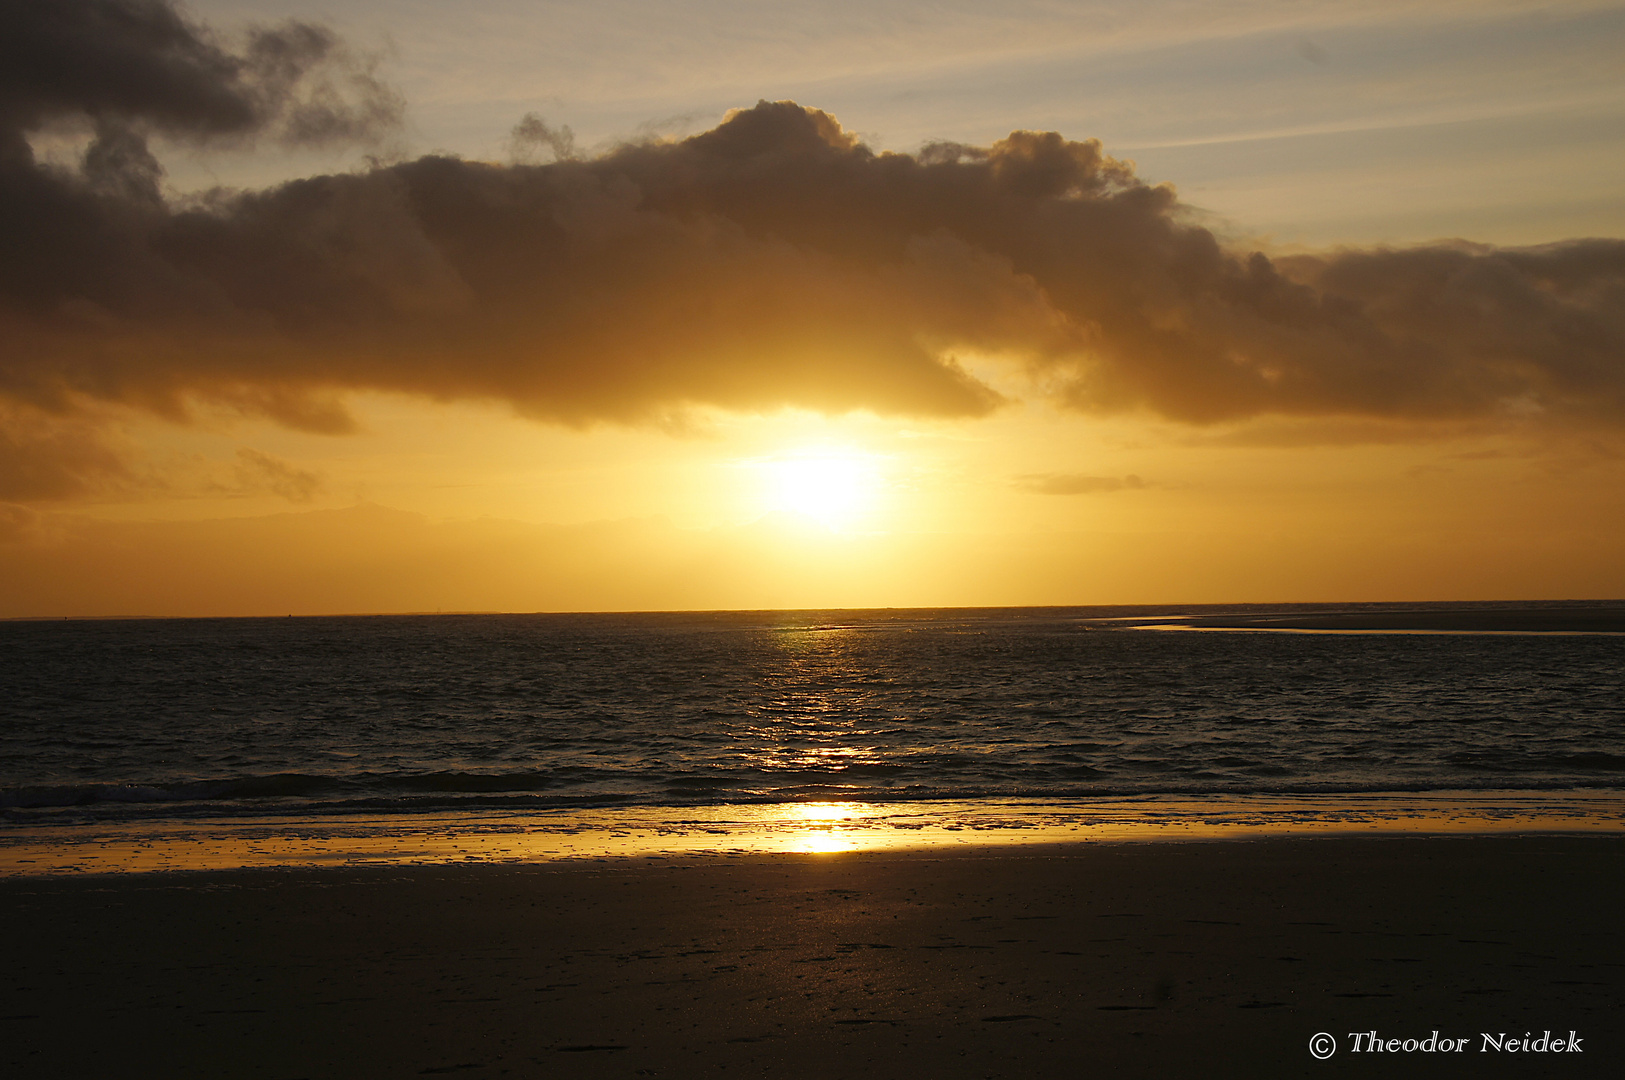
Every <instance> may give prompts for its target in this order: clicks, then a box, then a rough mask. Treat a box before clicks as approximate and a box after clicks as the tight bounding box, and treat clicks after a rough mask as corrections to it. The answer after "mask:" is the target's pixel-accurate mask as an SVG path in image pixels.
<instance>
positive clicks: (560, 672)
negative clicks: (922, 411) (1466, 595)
mask: <svg viewBox="0 0 1625 1080" xmlns="http://www.w3.org/2000/svg"><path fill="white" fill-rule="evenodd" d="M1184 610H1191V611H1195V610H1197V609H1184ZM1209 610H1221V609H1209ZM1144 613H1146V614H1149V613H1151V609H1146V610H1145V612H1144ZM1121 614H1122V612H1121V611H1118V610H1108V609H1086V608H1074V609H1055V608H1039V609H1007V610H956V611H836V612H736V613H715V614H641V615H619V614H616V615H455V616H452V615H446V616H429V615H426V616H378V617H334V618H288V619H219V620H210V619H191V620H119V621H60V622H51V621H32V622H10V623H3V624H0V656H3V661H4V663H3V669H0V831H5V830H10V831H12V832H14V833H15V832H18V831H31V830H38V829H40V828H42V827H51V828H58V827H69V828H72V827H79V828H99V827H101V828H105V827H109V826H118V827H120V828H122V829H125V830H129V829H131V828H135V829H138V830H139V829H140V828H142V827H146V826H150V827H152V828H153V829H154V830H160V829H161V828H163V827H169V826H173V825H174V824H175V823H177V822H185V821H188V820H202V819H208V820H211V821H220V820H222V819H236V820H244V821H252V820H255V819H266V818H269V817H276V818H278V819H282V820H286V819H289V818H303V819H322V820H327V821H334V820H343V819H346V818H348V817H355V818H357V819H359V818H360V817H362V816H366V815H374V816H376V815H380V814H385V815H390V816H392V817H395V818H399V817H401V816H406V817H411V816H413V815H421V816H425V817H427V816H433V815H445V814H447V813H456V814H459V815H464V816H465V817H466V816H468V815H473V816H474V817H479V816H482V815H483V816H488V817H496V816H501V817H511V816H513V815H515V814H521V815H522V814H524V813H556V812H558V811H560V810H561V809H569V808H586V809H590V808H613V807H623V808H628V809H636V810H637V811H638V813H639V814H640V815H641V816H642V817H644V818H648V819H650V820H657V819H659V818H660V816H661V815H662V814H665V815H668V816H673V817H682V816H683V815H685V814H687V815H690V816H692V815H693V814H695V813H698V812H700V811H703V810H706V809H707V808H711V809H714V808H717V807H748V806H751V805H766V804H784V803H797V802H812V803H822V804H828V803H835V802H841V803H854V804H856V803H861V804H866V805H889V806H892V807H894V808H897V809H898V810H899V811H904V810H906V809H907V807H909V806H911V805H925V804H941V803H944V802H957V803H959V804H960V805H966V804H974V803H975V802H977V801H979V800H980V801H984V802H988V803H990V804H991V803H994V802H997V803H999V804H1000V805H1012V804H1013V803H1012V801H1016V802H1019V801H1022V800H1026V801H1029V802H1032V801H1037V802H1040V803H1052V804H1053V803H1057V802H1061V801H1065V800H1069V799H1072V800H1076V799H1094V800H1099V799H1109V798H1117V799H1124V798H1127V799H1155V798H1182V799H1187V800H1188V799H1191V798H1198V799H1206V800H1209V801H1210V802H1214V801H1223V800H1224V799H1227V798H1228V799H1236V798H1254V799H1256V798H1260V797H1268V796H1281V797H1334V796H1338V797H1359V796H1363V795H1371V794H1374V793H1405V792H1410V793H1426V792H1440V791H1448V792H1457V793H1460V792H1474V791H1495V792H1502V793H1506V792H1512V793H1524V794H1525V795H1527V796H1528V797H1530V798H1547V799H1560V798H1563V797H1566V796H1571V795H1576V794H1581V795H1585V794H1589V795H1590V796H1617V795H1619V794H1620V793H1621V792H1622V791H1625V637H1622V636H1619V635H1607V634H1577V635H1552V634H1514V635H1497V634H1389V633H1364V634H1349V635H1317V634H1288V633H1249V632H1211V633H1190V634H1169V633H1156V632H1148V631H1145V630H1138V629H1130V628H1128V627H1131V626H1134V625H1137V623H1136V620H1133V619H1129V620H1121V619H1119V620H1117V621H1114V620H1113V619H1112V618H1110V617H1111V616H1114V615H1121Z"/></svg>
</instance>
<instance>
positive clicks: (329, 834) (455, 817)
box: [0, 792, 1625, 876]
mask: <svg viewBox="0 0 1625 1080" xmlns="http://www.w3.org/2000/svg"><path fill="white" fill-rule="evenodd" d="M1622 830H1625V800H1622V799H1621V798H1620V797H1618V796H1617V795H1609V794H1595V793H1588V792H1569V793H1563V794H1561V795H1551V794H1548V795H1546V796H1531V795H1529V794H1528V793H1526V792H1509V793H1502V794H1496V793H1491V792H1458V793H1450V792H1438V793H1430V794H1426V795H1418V794H1384V795H1350V796H1335V797H1326V796H1290V795H1279V796H1231V797H1225V798H1220V797H1209V798H1194V797H1186V798H1177V799H1176V798H1162V797H1159V798H1143V797H1142V798H1119V799H1078V800H1073V801H1067V802H1036V801H1026V800H1014V799H1012V800H1004V801H999V800H989V801H983V800H974V801H971V800H967V801H964V802H934V803H925V802H919V803H906V802H905V803H861V802H799V803H773V804H761V805H747V806H710V807H616V808H607V809H588V810H583V809H571V810H553V811H539V812H532V813H523V814H522V813H508V814H501V815H496V814H491V813H489V812H486V813H480V812H469V813H465V814H437V815H393V816H384V815H379V816H376V817H367V818H362V817H356V818H348V819H346V820H344V821H342V822H335V821H333V820H332V819H321V818H298V819H291V818H290V819H261V820H258V821H253V822H244V821H242V820H241V819H232V820H218V821H209V820H194V821H187V822H171V823H166V824H163V825H156V824H151V823H149V824H146V825H143V826H140V827H139V828H120V827H118V826H116V825H94V826H59V827H49V828H47V827H41V828H34V829H28V830H16V831H7V832H0V875H3V876H20V875H33V874H76V873H125V872H132V871H154V870H206V869H214V870H224V869H235V868H241V867H297V866H410V865H435V864H438V865H445V864H449V863H542V862H552V861H557V860H567V859H568V860H580V859H615V858H682V857H707V856H716V855H736V854H785V855H797V854H799V855H836V854H851V853H857V852H864V851H884V850H890V851H901V850H905V849H927V850H930V849H939V850H940V849H947V848H953V847H974V846H1004V845H1029V844H1046V843H1093V842H1103V841H1104V842H1112V843H1125V842H1142V841H1150V842H1154V841H1162V840H1187V841H1188V840H1235V839H1262V838H1265V837H1271V836H1336V835H1356V834H1358V835H1381V834H1385V833H1386V834H1399V833H1409V834H1413V835H1414V834H1426V833H1509V832H1512V833H1536V832H1569V833H1573V832H1615V833H1618V832H1621V831H1622Z"/></svg>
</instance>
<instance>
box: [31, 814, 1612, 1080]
mask: <svg viewBox="0 0 1625 1080" xmlns="http://www.w3.org/2000/svg"><path fill="white" fill-rule="evenodd" d="M1622 855H1625V840H1622V839H1621V838H1619V837H1617V836H1612V837H1508V836H1456V837H1420V838H1418V837H1404V838H1390V839H1317V840H1286V839H1274V840H1264V841H1256V842H1233V841H1232V842H1212V843H1197V844H1184V843H1151V844H1099V845H1080V846H1045V847H1042V848H1033V847H1027V848H1021V849H997V848H983V849H973V850H969V851H955V852H951V853H946V854H945V853H943V852H941V851H929V852H915V853H907V852H904V853H898V852H890V853H884V854H849V855H824V856H817V855H753V856H748V857H742V858H737V859H731V858H726V857H714V858H710V859H686V860H650V859H639V860H623V861H617V862H601V863H573V864H558V863H555V864H543V865H530V866H471V867H445V868H433V869H427V868H396V869H365V870H354V869H349V870H340V869H334V870H316V871H263V870H262V871H247V872H244V871H238V872H232V873H204V872H194V873H184V874H144V875H128V876H118V877H115V876H98V877H90V878H77V879H68V878H31V879H24V878H13V879H9V880H0V912H3V914H4V938H5V942H6V949H5V980H4V982H5V987H4V1001H3V1002H0V1015H3V1016H4V1021H3V1030H0V1036H3V1039H0V1075H3V1076H6V1077H45V1076H51V1077H91V1076H94V1077H128V1076H161V1077H239V1076H241V1077H281V1078H293V1077H414V1076H435V1075H446V1076H455V1077H459V1078H467V1080H473V1078H476V1077H496V1076H516V1077H520V1076H532V1077H573V1076H611V1077H634V1076H657V1077H699V1076H707V1077H709V1076H723V1077H739V1076H747V1077H749V1076H784V1077H841V1076H851V1077H893V1076H900V1077H1093V1076H1102V1077H1105V1076H1167V1077H1204V1076H1261V1077H1268V1076H1293V1075H1303V1074H1314V1075H1326V1076H1331V1075H1360V1076H1390V1075H1416V1076H1469V1075H1470V1076H1491V1077H1495V1076H1517V1075H1551V1076H1601V1075H1609V1076H1614V1075H1625V1072H1622V1071H1621V1070H1622V1069H1625V1024H1622V1020H1621V1016H1620V1007H1621V1005H1622V1004H1625V1000H1622V994H1621V989H1622V986H1625V978H1622V976H1625V947H1622V946H1625V942H1622V940H1621V930H1620V912H1621V903H1620V900H1621V897H1622V896H1625V890H1622V885H1625V873H1622V871H1625V862H1622V859H1621V856H1622ZM1371 1029H1375V1030H1377V1031H1378V1032H1379V1034H1380V1035H1381V1036H1382V1037H1383V1038H1385V1039H1386V1038H1389V1037H1397V1038H1405V1037H1412V1038H1415V1037H1426V1036H1428V1035H1429V1034H1430V1033H1431V1032H1433V1031H1435V1030H1437V1031H1439V1032H1440V1033H1441V1035H1443V1036H1446V1037H1458V1038H1468V1039H1470V1040H1471V1041H1470V1043H1469V1045H1468V1047H1467V1050H1466V1051H1465V1052H1462V1053H1456V1054H1450V1055H1446V1054H1441V1053H1437V1052H1436V1053H1434V1054H1432V1055H1424V1054H1420V1053H1418V1054H1414V1055H1404V1054H1399V1055H1392V1054H1382V1055H1373V1054H1370V1053H1360V1054H1351V1053H1350V1052H1349V1040H1348V1033H1349V1032H1351V1031H1357V1030H1358V1031H1367V1030H1371ZM1547 1029H1551V1030H1552V1031H1554V1032H1558V1031H1560V1032H1562V1034H1563V1035H1564V1037H1565V1041H1566V1039H1567V1036H1568V1033H1569V1032H1570V1030H1574V1031H1576V1032H1578V1035H1579V1037H1580V1038H1581V1039H1582V1040H1583V1042H1582V1049H1583V1052H1582V1053H1579V1054H1570V1053H1564V1054H1547V1055H1543V1056H1539V1057H1538V1058H1537V1057H1536V1056H1533V1055H1524V1054H1521V1053H1520V1054H1507V1053H1504V1052H1503V1053H1481V1052H1480V1051H1479V1047H1480V1045H1481V1037H1480V1033H1481V1032H1490V1033H1492V1034H1494V1033H1499V1032H1508V1033H1516V1034H1517V1035H1518V1036H1519V1037H1520V1038H1521V1036H1522V1034H1523V1033H1524V1032H1526V1031H1528V1032H1532V1033H1533V1034H1534V1035H1535V1036H1537V1037H1538V1036H1539V1035H1540V1034H1541V1032H1543V1031H1545V1030H1547ZM1317 1032H1327V1033H1329V1034H1332V1035H1334V1036H1335V1038H1336V1040H1337V1042H1338V1052H1337V1053H1336V1054H1335V1056H1333V1057H1332V1058H1331V1059H1330V1060H1329V1061H1328V1062H1325V1063H1316V1062H1315V1061H1314V1060H1313V1059H1312V1058H1311V1057H1310V1055H1309V1051H1308V1045H1309V1041H1310V1038H1311V1036H1313V1035H1315V1034H1316V1033H1317Z"/></svg>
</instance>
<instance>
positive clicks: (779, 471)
mask: <svg viewBox="0 0 1625 1080" xmlns="http://www.w3.org/2000/svg"><path fill="white" fill-rule="evenodd" d="M762 472H763V480H764V487H765V491H764V496H765V500H766V502H767V504H768V507H769V508H770V509H772V510H780V511H788V512H790V513H794V514H801V515H804V516H806V517H810V518H813V519H814V520H816V521H819V522H821V523H822V524H824V525H825V526H826V527H828V528H831V529H846V528H851V527H852V526H854V525H856V524H857V523H858V522H860V521H861V520H862V519H863V518H864V517H865V516H867V515H868V514H869V513H870V512H871V511H872V510H873V509H874V506H875V503H876V501H877V496H878V495H879V490H880V473H879V469H878V468H877V462H876V460H875V458H874V456H873V455H871V454H864V453H860V452H857V451H851V450H808V451H801V452H798V453H795V454H789V455H786V456H784V457H780V458H775V459H772V460H769V461H765V462H763V463H762Z"/></svg>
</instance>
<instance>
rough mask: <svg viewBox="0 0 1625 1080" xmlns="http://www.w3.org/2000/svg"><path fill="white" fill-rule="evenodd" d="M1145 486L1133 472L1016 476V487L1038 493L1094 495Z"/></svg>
mask: <svg viewBox="0 0 1625 1080" xmlns="http://www.w3.org/2000/svg"><path fill="white" fill-rule="evenodd" d="M1145 486H1147V485H1146V482H1145V481H1144V480H1141V479H1140V478H1139V477H1138V476H1136V475H1134V474H1133V473H1129V474H1128V475H1127V476H1085V475H1084V474H1082V473H1028V474H1027V475H1025V476H1018V477H1016V487H1018V488H1020V489H1021V490H1023V491H1031V492H1033V493H1035V494H1038V495H1094V494H1098V493H1100V492H1103V491H1138V490H1139V489H1140V488H1143V487H1145Z"/></svg>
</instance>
